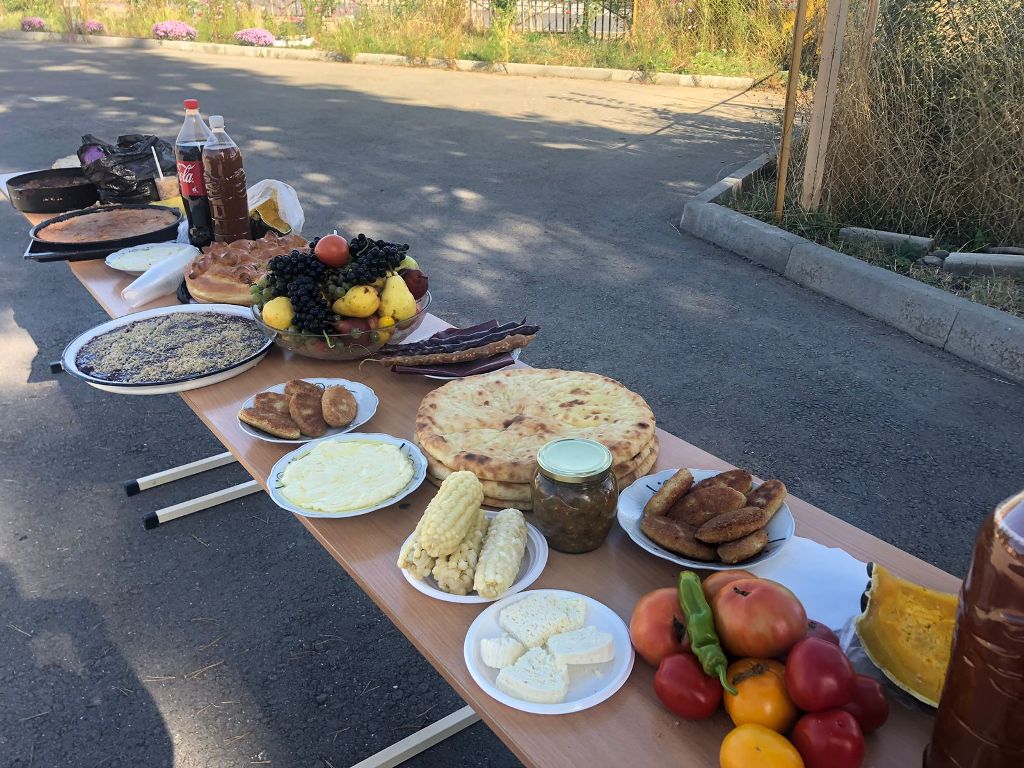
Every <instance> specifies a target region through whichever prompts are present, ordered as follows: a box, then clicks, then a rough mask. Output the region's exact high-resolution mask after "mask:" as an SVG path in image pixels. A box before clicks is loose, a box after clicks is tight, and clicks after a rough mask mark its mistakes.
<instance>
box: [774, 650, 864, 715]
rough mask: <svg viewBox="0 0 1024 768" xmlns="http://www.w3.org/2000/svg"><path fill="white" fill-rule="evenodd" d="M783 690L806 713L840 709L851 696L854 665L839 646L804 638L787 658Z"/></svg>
mask: <svg viewBox="0 0 1024 768" xmlns="http://www.w3.org/2000/svg"><path fill="white" fill-rule="evenodd" d="M786 690H787V691H789V698H791V699H792V700H793V703H794V704H796V705H797V706H798V707H800V709H802V710H804V711H806V712H821V711H822V710H825V709H833V708H835V707H841V706H843V704H845V703H846V702H848V701H849V700H850V699H851V698H852V697H853V690H854V674H853V666H852V665H851V664H850V660H849V659H848V658H846V654H845V653H843V649H842V648H840V647H839V646H837V645H832V643H830V642H828V641H826V640H822V639H821V638H818V637H806V638H804V639H803V640H801V641H800V642H799V643H797V644H796V645H794V646H793V649H792V650H791V651H790V652H789V658H787V659H786Z"/></svg>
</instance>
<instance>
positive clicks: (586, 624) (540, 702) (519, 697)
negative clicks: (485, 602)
mask: <svg viewBox="0 0 1024 768" xmlns="http://www.w3.org/2000/svg"><path fill="white" fill-rule="evenodd" d="M463 653H464V656H465V659H466V666H467V668H468V669H469V674H470V675H471V676H472V678H473V680H474V681H476V683H477V685H479V686H480V687H481V688H482V689H483V690H484V692H485V693H486V694H487V695H489V696H491V697H492V698H494V699H496V700H497V701H500V702H501V703H502V704H505V705H507V706H509V707H512V708H513V709H518V710H521V711H523V712H531V713H533V714H538V715H563V714H567V713H570V712H580V711H582V710H584V709H589V708H590V707H593V706H596V705H598V704H600V703H601V702H602V701H605V700H606V699H608V698H610V697H611V696H612V695H614V694H615V692H616V691H618V690H619V688H621V687H622V686H623V684H624V683H625V682H626V680H627V679H628V678H629V673H630V672H631V671H632V669H633V646H632V645H631V644H630V642H629V629H628V628H627V627H626V624H625V623H624V622H623V621H622V619H621V618H619V616H618V614H616V613H615V612H614V611H613V610H611V609H610V608H608V607H607V606H606V605H604V604H602V603H599V602H598V601H597V600H594V599H593V598H590V597H587V596H586V595H580V594H577V593H576V592H566V591H564V590H560V589H537V590H531V591H528V592H520V593H519V594H516V595H511V596H509V597H506V598H504V599H502V600H499V601H498V602H496V603H494V604H492V605H490V606H489V607H488V608H487V609H486V610H484V611H483V612H482V613H481V614H480V615H479V616H477V618H476V620H475V621H474V622H473V623H472V625H470V627H469V632H467V633H466V642H465V645H464V646H463Z"/></svg>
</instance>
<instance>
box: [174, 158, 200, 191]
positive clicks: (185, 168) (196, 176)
mask: <svg viewBox="0 0 1024 768" xmlns="http://www.w3.org/2000/svg"><path fill="white" fill-rule="evenodd" d="M178 183H179V184H180V185H181V194H182V195H184V196H185V197H202V196H204V195H205V194H206V184H205V183H204V182H203V161H202V160H179V161H178Z"/></svg>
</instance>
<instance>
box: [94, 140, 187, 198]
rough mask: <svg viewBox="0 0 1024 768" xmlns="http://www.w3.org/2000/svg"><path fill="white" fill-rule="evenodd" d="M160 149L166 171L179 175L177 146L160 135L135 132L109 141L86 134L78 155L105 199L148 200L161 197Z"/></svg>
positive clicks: (169, 173)
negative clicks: (158, 180)
mask: <svg viewBox="0 0 1024 768" xmlns="http://www.w3.org/2000/svg"><path fill="white" fill-rule="evenodd" d="M153 149H156V155H157V158H158V159H159V161H160V168H161V169H162V170H163V172H164V175H165V176H166V175H172V176H174V175H177V172H178V171H177V167H178V166H177V162H176V161H175V159H174V147H173V146H172V145H171V144H169V143H168V142H166V141H164V140H163V139H161V138H159V137H158V136H151V135H148V134H141V133H131V134H126V135H124V136H118V137H117V144H108V143H107V142H105V141H103V140H102V139H97V138H96V137H95V136H93V135H92V134H86V135H85V136H83V137H82V145H81V146H80V147H79V148H78V159H79V160H80V161H81V163H82V172H83V173H84V174H85V177H86V178H87V179H89V181H91V182H92V183H93V184H95V185H96V187H97V188H98V189H99V191H100V200H101V201H102V202H105V203H146V202H149V201H150V200H157V199H159V196H158V195H157V191H156V185H155V184H154V183H153V178H154V177H155V176H157V175H158V174H157V171H156V163H155V162H154V161H153Z"/></svg>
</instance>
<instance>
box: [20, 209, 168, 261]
mask: <svg viewBox="0 0 1024 768" xmlns="http://www.w3.org/2000/svg"><path fill="white" fill-rule="evenodd" d="M119 208H153V209H155V210H158V211H163V212H164V213H168V214H173V216H174V221H173V222H172V223H169V224H168V225H167V226H165V227H161V228H160V229H157V230H154V231H153V232H147V233H145V234H142V235H133V236H132V237H123V238H120V239H118V240H103V241H99V242H95V241H94V242H88V243H55V242H53V241H51V240H47V239H46V237H45V233H43V236H42V237H40V236H39V234H40V232H43V230H44V229H45V228H46V227H47V226H48V225H50V224H53V223H54V222H57V221H65V220H67V219H72V218H75V217H77V216H91V215H95V214H97V213H101V212H104V211H112V210H117V209H119ZM180 221H181V213H179V212H178V211H177V209H175V208H166V207H164V206H162V205H104V206H100V207H99V208H86V209H85V210H84V211H71V212H70V213H65V214H62V215H60V216H54V217H53V218H52V219H47V220H46V221H43V222H40V223H39V224H37V225H36V226H34V227H32V231H31V233H30V235H31V237H32V240H33V241H35V242H37V243H40V244H42V245H45V246H46V247H47V248H49V249H50V250H52V251H78V250H100V249H110V252H111V253H113V252H114V251H117V250H120V249H121V248H127V247H128V246H130V245H140V244H141V243H164V242H167V241H168V240H174V238H175V237H177V234H178V222H180Z"/></svg>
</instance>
